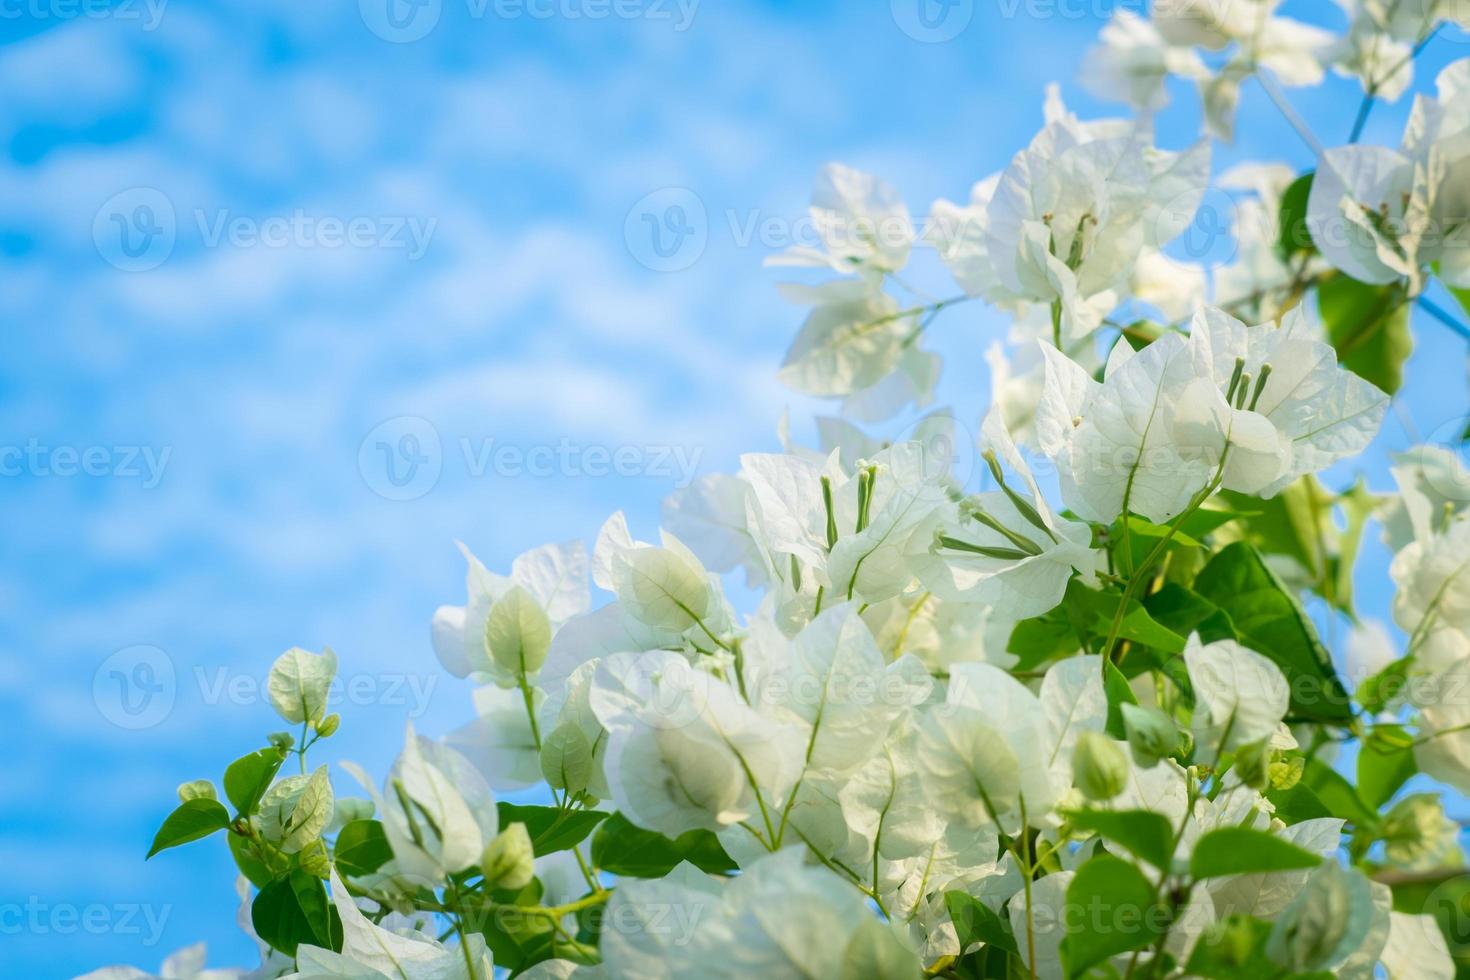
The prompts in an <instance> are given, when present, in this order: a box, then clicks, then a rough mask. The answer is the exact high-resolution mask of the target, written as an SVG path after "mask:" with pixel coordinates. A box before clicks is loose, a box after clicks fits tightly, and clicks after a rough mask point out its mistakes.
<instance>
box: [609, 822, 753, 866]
mask: <svg viewBox="0 0 1470 980" xmlns="http://www.w3.org/2000/svg"><path fill="white" fill-rule="evenodd" d="M681 861H688V862H689V863H690V864H692V865H694V866H695V867H696V868H698V869H699V870H701V871H703V872H705V873H707V874H729V873H730V872H732V871H735V870H736V864H735V862H734V861H732V860H731V859H730V855H728V854H726V853H725V849H724V848H723V847H721V846H720V840H719V838H718V837H716V836H715V835H714V834H712V833H710V832H709V831H708V830H690V831H686V832H684V833H682V834H680V835H679V836H678V838H677V839H673V840H671V839H669V838H668V837H665V836H664V835H663V834H660V833H658V832H657V831H653V830H644V829H643V828H642V827H635V826H634V825H633V824H632V823H630V822H629V821H628V818H627V817H625V816H623V815H622V814H621V813H614V814H613V815H612V816H610V817H608V818H607V819H606V820H604V821H603V822H602V824H601V825H600V826H598V828H597V832H596V833H595V834H593V835H592V864H593V865H594V866H595V867H598V868H601V869H602V870H603V871H608V872H611V873H612V874H616V875H625V876H627V877H630V878H662V877H663V876H664V875H666V874H668V873H669V872H670V871H672V870H674V868H675V867H677V866H678V864H679V862H681Z"/></svg>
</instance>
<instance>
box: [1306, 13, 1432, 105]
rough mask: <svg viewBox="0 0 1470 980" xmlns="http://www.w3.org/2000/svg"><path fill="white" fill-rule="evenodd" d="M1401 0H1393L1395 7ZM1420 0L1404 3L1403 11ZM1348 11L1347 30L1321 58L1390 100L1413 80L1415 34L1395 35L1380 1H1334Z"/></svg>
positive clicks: (1365, 88) (1389, 18)
mask: <svg viewBox="0 0 1470 980" xmlns="http://www.w3.org/2000/svg"><path fill="white" fill-rule="evenodd" d="M1400 2H1401V0H1394V2H1393V6H1395V7H1397V6H1398V5H1399V3H1400ZM1420 2H1421V0H1409V2H1408V3H1406V4H1404V6H1405V8H1406V10H1405V13H1406V14H1408V15H1409V16H1413V12H1412V9H1411V8H1413V7H1415V6H1418V5H1419V4H1420ZM1337 3H1338V6H1340V7H1341V8H1342V9H1343V13H1345V14H1347V16H1348V20H1349V24H1348V29H1347V33H1346V34H1343V35H1341V36H1339V37H1336V38H1334V39H1333V43H1332V44H1331V46H1330V47H1329V48H1327V50H1326V51H1324V52H1323V60H1324V61H1325V62H1327V63H1329V64H1331V65H1332V69H1333V71H1335V72H1337V73H1338V74H1339V75H1342V76H1344V77H1346V78H1356V79H1358V80H1359V81H1360V82H1361V83H1362V85H1363V88H1364V90H1365V91H1366V90H1367V89H1368V88H1369V87H1370V86H1371V87H1372V88H1373V89H1374V91H1375V92H1376V93H1377V94H1378V95H1379V96H1380V97H1381V98H1383V99H1385V100H1387V101H1389V102H1393V101H1395V100H1397V99H1398V97H1399V96H1401V95H1403V94H1404V92H1405V91H1406V90H1407V89H1408V87H1409V86H1410V85H1411V84H1413V81H1414V44H1415V43H1416V42H1417V41H1418V40H1419V38H1418V37H1417V36H1416V37H1410V38H1395V37H1394V35H1393V32H1391V31H1390V30H1388V23H1387V22H1388V21H1391V20H1395V19H1397V18H1394V17H1393V16H1392V15H1389V16H1385V14H1387V13H1388V11H1387V10H1386V9H1385V8H1386V5H1385V4H1383V3H1382V2H1381V0H1337Z"/></svg>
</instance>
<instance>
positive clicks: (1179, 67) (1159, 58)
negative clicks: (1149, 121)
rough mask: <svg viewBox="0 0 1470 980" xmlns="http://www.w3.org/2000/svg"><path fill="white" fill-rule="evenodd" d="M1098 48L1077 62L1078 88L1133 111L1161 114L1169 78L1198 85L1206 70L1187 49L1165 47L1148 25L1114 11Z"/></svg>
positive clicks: (1160, 36)
mask: <svg viewBox="0 0 1470 980" xmlns="http://www.w3.org/2000/svg"><path fill="white" fill-rule="evenodd" d="M1099 40H1100V41H1101V43H1100V44H1097V45H1094V46H1093V47H1092V48H1091V49H1090V50H1089V51H1088V52H1087V56H1086V57H1085V58H1084V59H1083V61H1082V84H1083V86H1085V87H1086V88H1087V90H1088V91H1090V92H1092V93H1093V94H1094V95H1096V96H1097V97H1098V98H1100V99H1111V100H1114V101H1117V102H1126V103H1127V104H1128V105H1131V106H1132V107H1133V108H1135V109H1138V110H1139V111H1153V110H1155V109H1162V108H1163V107H1164V105H1165V104H1166V103H1167V102H1168V96H1167V94H1166V93H1165V91H1164V82H1165V81H1166V80H1167V79H1168V77H1169V76H1170V75H1175V76H1178V77H1180V78H1187V79H1194V80H1199V79H1202V78H1204V77H1206V76H1207V75H1208V74H1209V69H1207V68H1206V67H1205V63H1204V62H1203V61H1201V60H1200V57H1199V55H1198V54H1196V53H1195V52H1194V51H1193V50H1192V49H1191V48H1188V47H1181V46H1179V45H1174V44H1170V43H1169V42H1168V41H1167V40H1165V39H1164V36H1163V34H1161V33H1159V29H1158V27H1156V26H1155V25H1154V24H1153V23H1152V22H1151V21H1148V20H1145V19H1143V18H1142V17H1140V16H1138V15H1137V14H1135V13H1133V12H1132V11H1131V10H1123V9H1120V10H1116V11H1114V12H1113V17H1112V20H1110V21H1108V23H1107V25H1106V26H1105V27H1103V29H1102V32H1101V34H1100V36H1099Z"/></svg>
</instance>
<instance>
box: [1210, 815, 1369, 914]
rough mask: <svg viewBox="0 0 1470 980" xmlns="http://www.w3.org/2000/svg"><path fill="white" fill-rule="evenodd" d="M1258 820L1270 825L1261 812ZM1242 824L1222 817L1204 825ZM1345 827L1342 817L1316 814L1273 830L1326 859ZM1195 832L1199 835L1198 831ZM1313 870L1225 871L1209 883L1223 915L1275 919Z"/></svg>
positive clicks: (1259, 827)
mask: <svg viewBox="0 0 1470 980" xmlns="http://www.w3.org/2000/svg"><path fill="white" fill-rule="evenodd" d="M1257 824H1258V825H1257V826H1255V828H1254V829H1257V830H1264V829H1267V828H1268V827H1269V826H1270V822H1269V820H1268V819H1266V818H1265V815H1264V814H1261V815H1260V817H1259V818H1258V820H1257ZM1239 825H1240V824H1238V823H1234V822H1231V821H1228V820H1221V821H1219V822H1218V823H1217V824H1216V825H1215V826H1210V827H1206V828H1203V829H1204V830H1213V829H1216V827H1224V826H1239ZM1342 828H1343V821H1342V820H1339V819H1336V818H1331V817H1314V818H1312V819H1309V820H1303V821H1301V822H1300V823H1295V824H1292V825H1291V826H1290V827H1278V828H1277V829H1276V830H1275V831H1274V833H1275V836H1277V837H1279V838H1280V839H1282V840H1284V841H1286V842H1287V843H1289V844H1295V845H1296V846H1297V847H1300V848H1301V849H1302V850H1304V851H1308V852H1310V853H1312V854H1320V855H1322V857H1323V858H1324V859H1329V858H1331V857H1332V856H1333V855H1335V854H1336V853H1337V851H1338V849H1339V848H1340V847H1341V846H1342ZM1194 836H1195V838H1196V839H1197V837H1198V835H1194ZM1192 844H1193V841H1191V846H1192ZM1311 874H1312V872H1311V869H1309V868H1308V869H1296V870H1292V871H1273V872H1269V873H1265V874H1247V875H1225V876H1223V877H1220V878H1212V879H1210V880H1209V881H1208V882H1206V887H1207V888H1208V889H1209V894H1210V897H1211V899H1212V900H1213V901H1214V904H1215V910H1216V912H1217V913H1218V914H1219V915H1220V916H1221V917H1222V918H1223V917H1224V916H1227V915H1253V916H1255V917H1256V918H1260V919H1272V918H1275V917H1276V916H1277V915H1280V914H1281V911H1282V909H1284V908H1286V906H1287V905H1289V904H1291V900H1292V898H1293V897H1294V896H1295V895H1296V894H1297V893H1298V892H1300V891H1301V889H1302V886H1303V885H1304V884H1306V882H1307V879H1308V878H1309V877H1311Z"/></svg>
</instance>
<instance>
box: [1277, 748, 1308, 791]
mask: <svg viewBox="0 0 1470 980" xmlns="http://www.w3.org/2000/svg"><path fill="white" fill-rule="evenodd" d="M1306 767H1307V760H1306V759H1304V758H1302V757H1301V756H1295V757H1292V758H1283V759H1279V760H1277V761H1276V762H1273V763H1271V769H1270V779H1271V788H1272V789H1291V788H1292V787H1293V786H1295V785H1296V784H1297V783H1299V782H1301V781H1302V773H1303V772H1305V771H1306Z"/></svg>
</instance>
